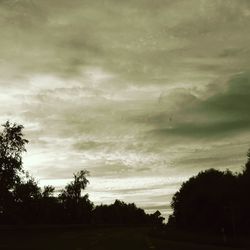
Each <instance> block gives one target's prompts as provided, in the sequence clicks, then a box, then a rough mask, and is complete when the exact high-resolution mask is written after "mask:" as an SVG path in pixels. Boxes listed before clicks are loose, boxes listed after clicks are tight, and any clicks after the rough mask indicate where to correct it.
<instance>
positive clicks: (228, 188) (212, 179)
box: [168, 153, 250, 236]
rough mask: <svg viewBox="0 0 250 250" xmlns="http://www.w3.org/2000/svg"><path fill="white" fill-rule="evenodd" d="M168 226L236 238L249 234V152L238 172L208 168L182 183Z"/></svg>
mask: <svg viewBox="0 0 250 250" xmlns="http://www.w3.org/2000/svg"><path fill="white" fill-rule="evenodd" d="M172 208H173V214H172V216H170V218H169V221H168V225H169V226H172V227H177V228H180V229H187V230H206V231H213V232H221V233H225V234H226V235H231V236H233V235H237V234H239V233H246V232H250V214H249V212H250V153H248V160H247V163H246V164H245V167H244V169H243V171H242V173H239V174H234V173H232V172H231V171H229V170H227V171H224V172H223V171H219V170H215V169H209V170H206V171H204V172H200V173H199V174H198V175H196V176H194V177H191V178H190V179H189V180H188V181H186V182H184V183H183V184H182V186H181V188H180V190H179V191H178V192H177V193H175V195H174V196H173V199H172Z"/></svg>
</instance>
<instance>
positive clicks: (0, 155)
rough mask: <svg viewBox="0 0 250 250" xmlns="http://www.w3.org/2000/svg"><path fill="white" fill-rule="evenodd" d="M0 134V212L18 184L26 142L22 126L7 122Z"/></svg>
mask: <svg viewBox="0 0 250 250" xmlns="http://www.w3.org/2000/svg"><path fill="white" fill-rule="evenodd" d="M2 126H3V131H2V132H1V133H0V210H1V213H3V212H4V210H5V209H6V206H7V203H8V202H9V201H10V200H11V196H12V191H13V189H14V186H15V185H16V184H17V183H19V182H20V173H21V172H23V169H22V163H23V162H22V154H23V152H25V151H26V149H25V145H26V144H27V143H28V140H26V139H25V138H24V135H23V132H22V131H23V128H24V127H23V126H22V125H18V124H16V123H10V122H9V121H7V122H6V123H5V124H3V125H2Z"/></svg>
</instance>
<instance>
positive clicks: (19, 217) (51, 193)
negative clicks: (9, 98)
mask: <svg viewBox="0 0 250 250" xmlns="http://www.w3.org/2000/svg"><path fill="white" fill-rule="evenodd" d="M2 126H3V130H2V132H0V224H35V223H38V224H118V225H161V224H162V223H163V220H164V218H163V217H162V216H161V214H160V212H159V211H156V212H155V213H154V214H147V213H145V211H144V210H143V209H141V208H138V207H137V206H136V205H135V204H134V203H131V204H126V203H125V202H122V201H119V200H116V201H115V202H114V203H113V204H111V205H99V206H94V204H93V203H92V202H91V201H90V200H89V196H88V194H85V195H82V191H83V190H84V189H85V188H86V186H87V184H88V183H89V181H88V179H87V176H88V174H89V173H88V171H86V170H81V171H79V172H77V173H75V174H73V180H72V181H71V182H70V183H68V184H67V185H66V186H65V188H64V189H63V190H62V191H61V192H60V193H59V195H55V188H54V187H53V186H45V187H43V188H40V187H39V185H38V183H37V182H36V181H35V179H34V178H33V177H32V176H30V175H29V174H28V173H27V172H25V171H24V169H23V161H22V155H23V153H24V152H26V148H25V145H26V144H27V143H28V140H27V139H25V138H24V135H23V129H24V127H23V126H22V125H19V124H16V123H10V122H9V121H7V122H6V123H5V124H3V125H2Z"/></svg>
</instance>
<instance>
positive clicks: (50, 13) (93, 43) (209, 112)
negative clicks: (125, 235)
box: [0, 0, 250, 216]
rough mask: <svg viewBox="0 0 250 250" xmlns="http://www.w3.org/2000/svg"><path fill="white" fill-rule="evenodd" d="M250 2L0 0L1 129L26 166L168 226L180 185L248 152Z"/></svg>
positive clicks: (238, 162)
mask: <svg viewBox="0 0 250 250" xmlns="http://www.w3.org/2000/svg"><path fill="white" fill-rule="evenodd" d="M249 65H250V1H248V0H237V1H235V0H174V1H173V0H157V1H155V0H137V1H134V0H133V1H132V0H127V1H123V0H96V1H93V0H71V1H68V0H0V74H1V77H0V121H1V123H3V122H5V121H6V120H7V119H9V120H10V121H15V122H18V123H21V124H23V125H24V126H25V135H26V138H27V139H29V141H30V143H29V145H28V147H27V150H28V152H27V153H26V155H25V157H24V166H25V168H26V169H28V170H29V171H30V172H31V173H32V174H33V175H34V176H35V177H36V178H37V180H39V183H40V185H44V184H48V183H49V184H53V185H56V186H57V187H61V186H62V185H64V184H65V183H66V182H68V181H69V179H70V178H71V176H72V173H73V172H76V171H78V170H80V169H87V170H89V171H90V174H91V176H90V177H89V180H90V185H89V187H88V188H87V192H89V194H90V198H91V200H93V201H94V202H95V203H96V204H100V203H110V202H113V201H114V200H115V199H121V200H124V201H126V202H135V203H136V204H137V205H138V206H140V207H143V208H145V209H146V210H147V211H148V212H153V211H155V210H156V209H159V210H160V211H161V212H162V213H163V214H164V215H165V216H167V215H168V214H169V213H170V212H171V210H170V206H169V204H170V201H171V197H172V195H173V193H174V192H175V191H176V190H177V189H178V188H179V187H180V184H181V183H182V181H183V180H186V179H187V178H189V177H190V176H191V175H193V174H196V173H198V172H199V171H201V170H204V169H207V168H211V167H214V168H217V169H227V168H229V169H231V170H232V171H240V170H241V167H242V166H243V165H244V162H245V158H246V157H245V155H246V152H247V150H248V148H249V147H250V140H249V139H250V113H249V107H250V69H249Z"/></svg>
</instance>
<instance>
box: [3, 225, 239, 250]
mask: <svg viewBox="0 0 250 250" xmlns="http://www.w3.org/2000/svg"><path fill="white" fill-rule="evenodd" d="M148 231H149V229H147V228H131V227H123V228H121V227H115V228H114V227H109V228H70V227H63V228H57V227H55V228H45V227H44V228H38V227H34V228H33V227H32V228H19V229H13V228H8V229H1V230H0V233H1V235H0V240H1V241H0V249H9V250H10V249H11V250H14V249H32V250H35V249H46V250H49V249H51V250H52V249H53V250H63V249H69V250H71V249H72V250H84V249H91V250H101V249H105V250H133V249H134V250H145V249H152V250H153V249H155V250H163V249H166V250H179V249H185V250H229V249H237V248H228V247H220V246H212V245H201V244H194V243H187V242H177V241H169V240H164V239H157V238H154V237H151V236H149V234H148ZM241 249H242V248H241Z"/></svg>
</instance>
